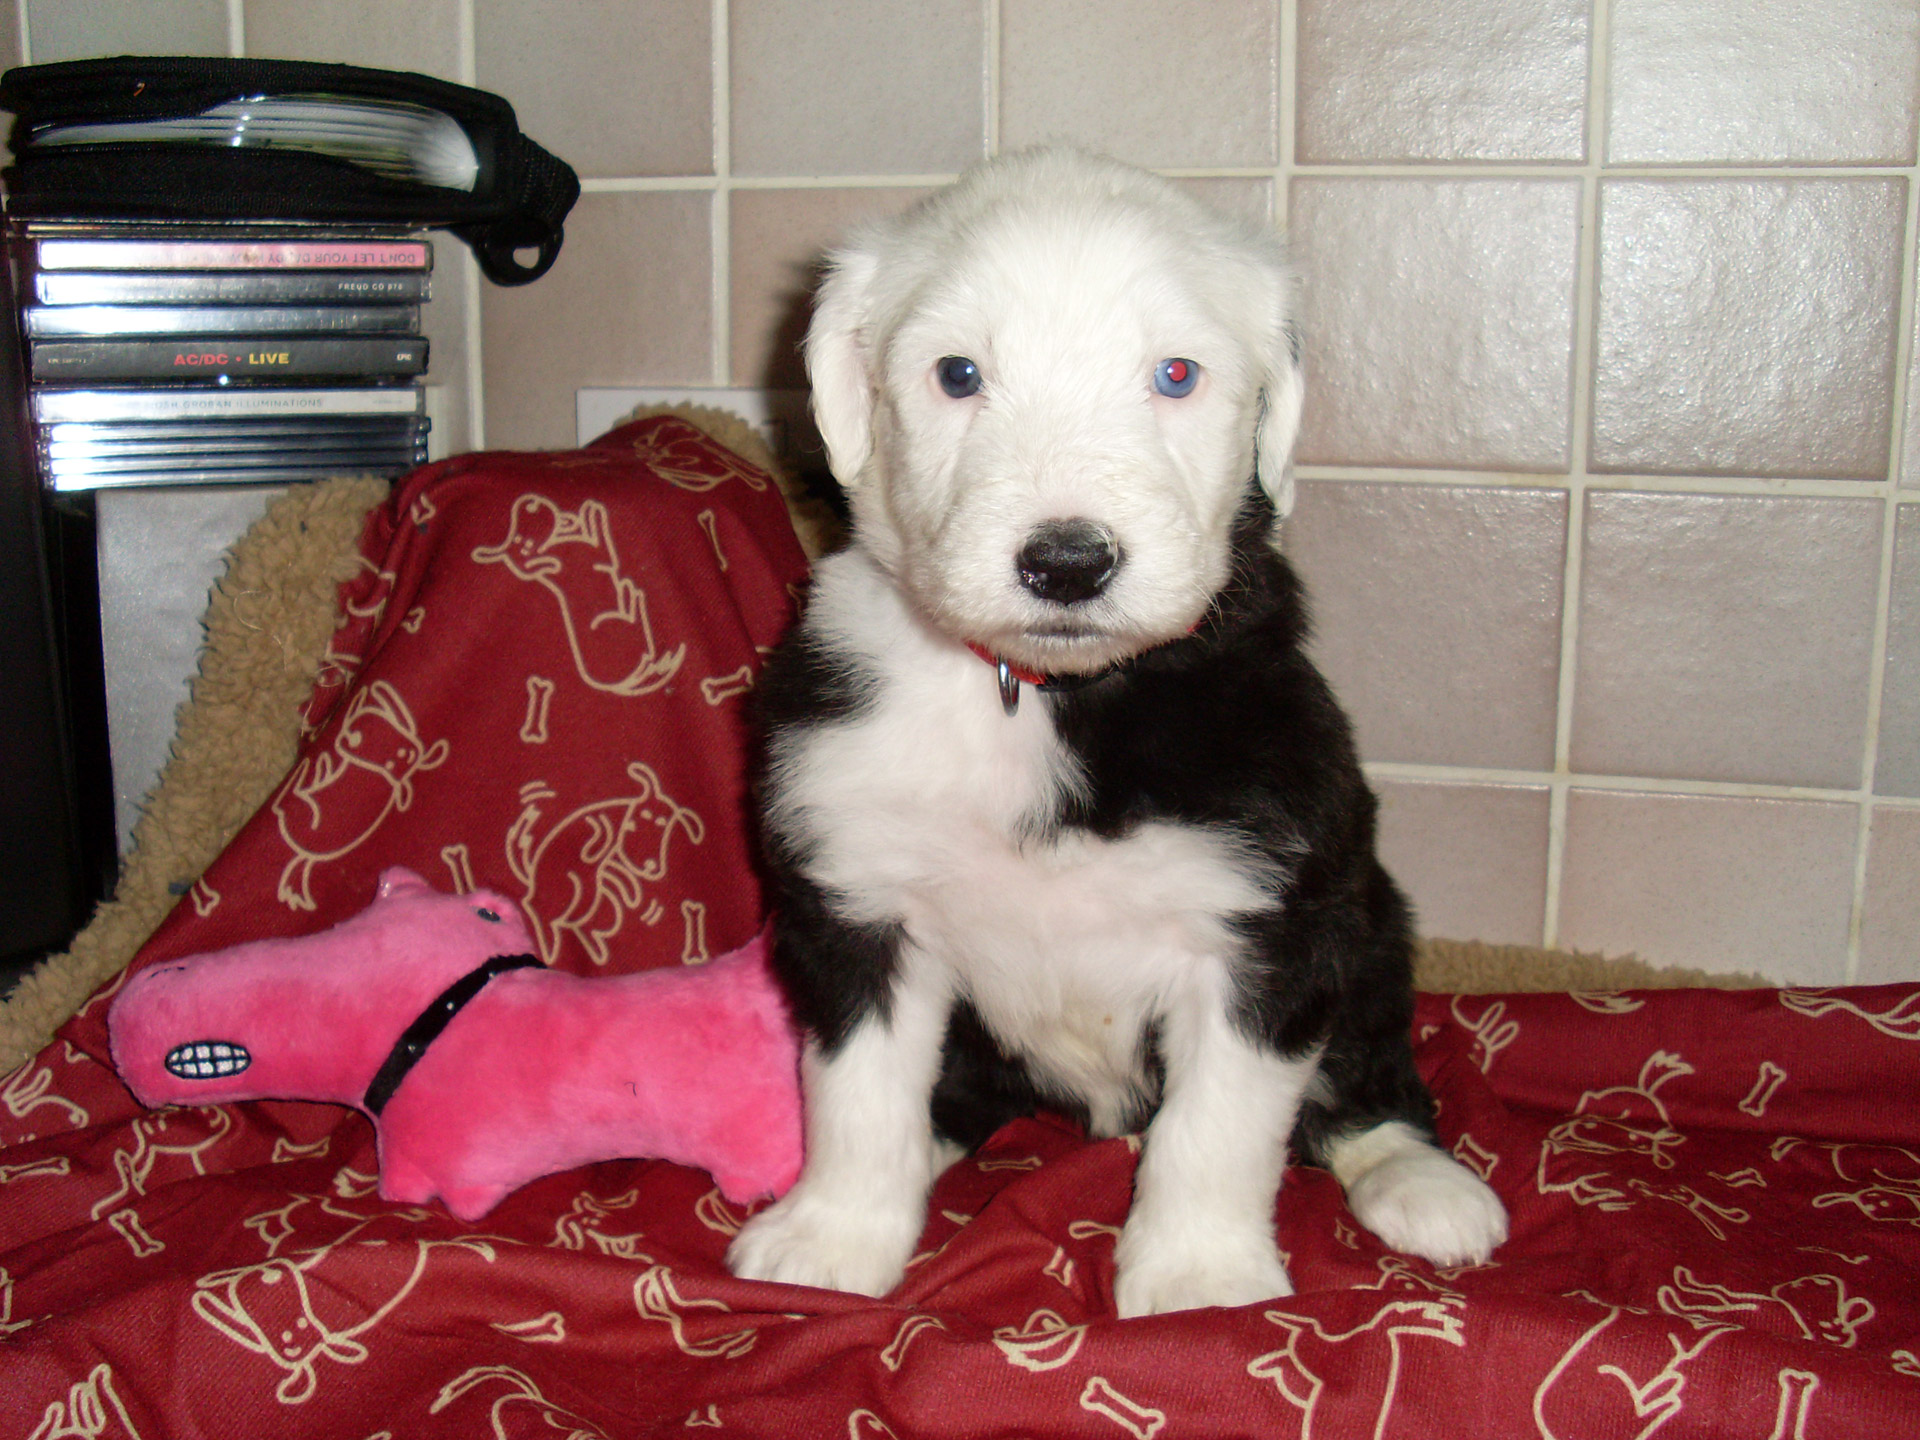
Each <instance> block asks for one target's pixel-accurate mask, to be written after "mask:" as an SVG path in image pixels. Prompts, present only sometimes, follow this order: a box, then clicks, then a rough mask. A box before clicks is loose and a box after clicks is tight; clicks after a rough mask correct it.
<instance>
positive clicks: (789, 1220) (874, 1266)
mask: <svg viewBox="0 0 1920 1440" xmlns="http://www.w3.org/2000/svg"><path fill="white" fill-rule="evenodd" d="M921 1228H922V1217H919V1216H907V1215H888V1214H886V1213H884V1212H883V1211H881V1210H880V1209H879V1208H878V1207H863V1206H853V1205H841V1204H834V1203H831V1202H828V1201H824V1200H820V1199H816V1198H814V1197H812V1196H810V1195H808V1194H806V1193H805V1192H804V1191H803V1190H802V1189H801V1188H800V1187H798V1186H796V1187H795V1188H794V1189H793V1190H792V1191H790V1192H788V1194H787V1196H786V1198H785V1199H783V1200H781V1201H780V1202H779V1203H778V1204H776V1205H773V1206H771V1207H770V1208H768V1209H766V1210H763V1211H762V1212H761V1213H760V1214H758V1215H756V1216H754V1217H753V1219H751V1220H749V1221H748V1222H747V1223H746V1225H745V1226H743V1227H742V1228H741V1231H740V1233H739V1234H738V1235H736V1236H735V1237H734V1240H733V1244H731V1245H729V1246H728V1247H727V1268H728V1269H729V1270H731V1271H733V1273H734V1274H735V1275H738V1276H739V1277H740V1278H741V1279H742V1280H772V1281H775V1282H777V1283H779V1284H782V1285H812V1286H814V1287H815V1288H817V1289H821V1290H847V1291H851V1292H853V1293H854V1294H856V1295H884V1294H886V1293H887V1292H888V1291H889V1290H891V1289H893V1287H894V1286H895V1285H898V1284H899V1283H900V1277H901V1276H902V1275H904V1274H905V1273H906V1269H907V1258H908V1257H909V1256H910V1255H911V1254H912V1253H913V1242H914V1241H915V1240H917V1239H919V1237H920V1230H921Z"/></svg>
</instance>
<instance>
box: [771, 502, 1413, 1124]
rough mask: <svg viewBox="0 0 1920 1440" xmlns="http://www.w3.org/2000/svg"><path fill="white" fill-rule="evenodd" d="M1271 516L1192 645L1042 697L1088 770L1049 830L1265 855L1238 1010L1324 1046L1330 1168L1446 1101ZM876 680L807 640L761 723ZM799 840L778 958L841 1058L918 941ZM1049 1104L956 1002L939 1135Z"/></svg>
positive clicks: (859, 700) (1315, 1103) (783, 876)
mask: <svg viewBox="0 0 1920 1440" xmlns="http://www.w3.org/2000/svg"><path fill="white" fill-rule="evenodd" d="M1273 520H1274V516H1273V510H1272V507H1271V505H1270V504H1269V503H1268V501H1267V499H1266V497H1265V495H1264V494H1263V493H1262V492H1261V491H1260V490H1259V488H1258V487H1257V486H1250V487H1249V491H1248V496H1247V499H1246V501H1245V503H1244V504H1243V506H1242V509H1241V512H1240V514H1239V516H1238V518H1237V521H1236V524H1235V528H1234V535H1233V567H1232V574H1231V578H1230V580H1229V581H1228V583H1227V585H1226V586H1225V588H1224V589H1222V591H1221V592H1220V594H1219V595H1218V596H1217V597H1216V598H1215V602H1214V605H1213V608H1212V610H1211V611H1210V613H1209V614H1208V616H1207V618H1206V620H1205V621H1204V622H1203V623H1202V624H1201V625H1200V627H1199V628H1198V629H1197V630H1196V631H1195V632H1194V633H1193V634H1192V635H1189V636H1187V637H1186V638H1184V639H1182V640H1179V641H1176V642H1174V643H1172V644H1169V645H1163V646H1161V647H1159V648H1157V649H1155V650H1151V651H1148V652H1146V653H1145V654H1143V655H1141V656H1139V657H1138V658H1137V659H1136V660H1135V661H1134V662H1133V663H1132V664H1130V665H1126V666H1123V667H1120V668H1118V669H1116V670H1115V671H1113V672H1111V673H1110V674H1108V675H1106V676H1104V677H1102V678H1101V679H1099V680H1098V681H1096V682H1094V683H1092V684H1089V685H1086V686H1083V687H1080V688H1077V689H1072V690H1059V691H1049V692H1045V694H1044V697H1043V698H1044V703H1045V704H1046V706H1047V707H1048V712H1049V714H1050V715H1051V717H1052V719H1053V723H1054V725H1055V728H1056V730H1057V732H1058V734H1059V735H1060V737H1061V739H1062V740H1063V741H1064V743H1065V744H1066V745H1067V746H1068V747H1069V748H1070V749H1071V750H1072V751H1073V752H1074V754H1075V756H1076V757H1077V758H1078V760H1079V762H1080V765H1081V767H1082V771H1083V773H1084V776H1085V779H1086V786H1085V789H1084V791H1083V792H1082V793H1080V794H1078V795H1076V796H1074V797H1073V798H1071V799H1070V800H1067V801H1065V802H1063V808H1062V809H1061V811H1060V813H1059V814H1058V815H1057V817H1055V821H1054V825H1053V827H1052V828H1054V829H1056V830H1067V829H1074V828H1079V829H1084V830H1087V831H1089V832H1091V833H1092V834H1094V835H1097V836H1100V837H1102V838H1106V839H1118V838H1120V837H1123V836H1126V835H1128V834H1130V833H1131V832H1133V831H1134V830H1136V829H1137V828H1138V827H1139V826H1141V825H1142V824H1145V823H1147V822H1151V821H1173V822H1184V823H1187V824H1192V825H1198V826H1204V827H1207V828H1209V829H1211V830H1214V831H1216V832H1221V833H1225V834H1228V835H1231V836H1232V837H1234V838H1235V839H1236V840H1237V841H1239V842H1240V843H1241V844H1243V845H1244V846H1245V847H1246V848H1247V849H1248V851H1249V852H1251V853H1254V854H1257V855H1259V856H1261V857H1263V858H1265V859H1266V860H1267V861H1268V862H1270V865H1271V868H1272V872H1273V873H1274V874H1275V875H1276V876H1277V877H1282V878H1280V879H1277V880H1276V882H1275V885H1274V889H1273V893H1272V896H1271V900H1272V903H1271V904H1270V905H1269V906H1267V907H1265V908H1263V909H1260V910H1258V911H1256V912H1254V913H1250V914H1246V915H1242V916H1240V917H1238V919H1237V921H1236V928H1237V929H1238V931H1239V933H1240V935H1241V936H1242V937H1243V939H1244V943H1245V954H1244V959H1245V962H1246V963H1245V964H1244V965H1242V966H1241V967H1240V970H1239V976H1240V992H1239V994H1238V996H1237V997H1236V1005H1235V1011H1234V1019H1235V1021H1236V1023H1237V1024H1238V1025H1239V1026H1240V1027H1241V1029H1242V1030H1243V1032H1244V1033H1245V1034H1246V1035H1247V1036H1248V1037H1249V1038H1251V1039H1254V1040H1255V1041H1257V1042H1258V1043H1261V1044H1263V1045H1265V1046H1268V1047H1270V1048H1271V1049H1273V1050H1274V1051H1276V1052H1278V1053H1279V1054H1282V1055H1286V1056H1299V1055H1302V1054H1305V1053H1307V1052H1308V1051H1310V1050H1312V1049H1313V1048H1314V1047H1316V1046H1318V1047H1323V1056H1322V1062H1321V1074H1322V1077H1323V1081H1324V1084H1323V1086H1322V1087H1320V1088H1321V1089H1323V1090H1324V1091H1325V1095H1326V1098H1324V1099H1310V1100H1308V1101H1307V1102H1306V1104H1305V1106H1304V1107H1303V1110H1302V1113H1301V1116H1300V1119H1299V1122H1298V1125H1297V1127H1296V1130H1295V1134H1294V1141H1295V1144H1296V1146H1297V1147H1298V1148H1299V1149H1300V1150H1301V1151H1302V1153H1303V1155H1304V1156H1305V1157H1306V1158H1308V1159H1310V1160H1316V1161H1319V1160H1324V1158H1325V1155H1326V1147H1327V1144H1328V1142H1330V1141H1331V1140H1333V1139H1335V1138H1337V1137H1338V1136H1340V1135H1341V1134H1344V1133H1352V1132H1355V1131H1358V1130H1361V1129H1365V1128H1367V1127H1369V1126H1371V1125H1374V1124H1377V1123H1379V1122H1381V1121H1383V1120H1401V1121H1404V1122H1406V1123H1408V1124H1410V1125H1413V1126H1414V1127H1415V1128H1416V1129H1418V1130H1420V1131H1422V1132H1423V1133H1426V1134H1428V1135H1431V1134H1432V1101H1431V1099H1430V1098H1429V1096H1428V1094H1427V1091H1426V1088H1425V1086H1424V1085H1423V1083H1422V1082H1421V1080H1420V1077H1419V1075H1418V1073H1417V1072H1416V1071H1415V1069H1414V1065H1413V1055H1412V1049H1411V1041H1410V1035H1409V1030H1410V1026H1411V1021H1412V1012H1413V993H1412V934H1413V931H1412V920H1411V916H1410V913H1409V910H1408V907H1407V904H1406V901H1405V900H1404V898H1403V897H1402V896H1401V894H1400V892H1399V890H1398V889H1397V888H1396V887H1395V885H1394V883H1393V881H1392V880H1391V879H1390V878H1389V877H1388V876H1387V873H1386V871H1385V870H1383V869H1382V868H1381V867H1380V865H1379V863H1378V861H1377V860H1376V859H1375V857H1374V816H1375V810H1376V802H1375V800H1374V797H1373V794H1372V792H1371V790H1369V789H1368V787H1367V784H1366V781H1365V778H1364V776H1363V775H1362V773H1361V770H1360V762H1359V757H1358V755H1357V753H1356V752H1355V749H1354V744H1353V734H1352V728H1351V726H1350V725H1349V724H1348V721H1347V719H1346V716H1345V715H1344V714H1343V713H1342V711H1341V709H1340V707H1339V705H1338V703H1337V702H1336V701H1335V699H1334V697H1333V693H1332V691H1331V690H1330V689H1329V688H1328V686H1327V684H1326V681H1325V680H1324V679H1323V678H1322V677H1321V676H1320V674H1319V672H1318V671H1317V670H1316V669H1315V668H1314V667H1313V665H1312V663H1311V662H1310V661H1309V660H1308V659H1307V656H1306V652H1305V648H1304V647H1305V643H1306V639H1307V634H1308V614H1307V604H1306V597H1305V594H1304V591H1303V588H1302V586H1301V584H1300V581H1299V579H1298V577H1297V576H1296V575H1295V574H1294V572H1293V569H1292V567H1291V566H1290V565H1288V563H1287V562H1286V560H1285V559H1283V558H1282V557H1281V556H1280V555H1279V554H1277V553H1276V552H1275V551H1274V550H1273V548H1272V546H1271V544H1270V543H1269V537H1270V535H1271V532H1272V527H1273ZM874 683H875V680H874V677H872V676H870V675H865V674H863V673H862V672H860V671H859V670H858V669H857V668H856V667H853V666H850V665H849V664H847V662H845V661H844V660H838V659H836V657H832V656H829V655H826V654H824V653H822V650H821V647H820V646H819V643H818V641H817V640H816V639H814V638H813V637H812V636H811V635H810V634H809V633H808V632H807V631H806V630H804V628H803V629H801V630H797V631H796V632H795V638H794V639H793V640H790V641H789V642H788V644H787V646H785V647H784V648H783V649H782V651H781V652H780V654H779V655H778V656H777V657H776V659H775V661H774V663H773V664H771V665H770V666H769V667H768V671H767V679H766V680H765V681H764V682H763V684H762V688H761V705H762V713H763V715H764V716H765V718H766V720H767V722H768V724H769V725H771V726H772V727H774V729H775V730H776V731H778V730H779V729H781V728H783V727H789V726H808V725H817V724H820V723H824V722H827V721H831V720H836V719H847V718H852V717H854V716H856V715H857V714H858V713H859V712H860V710H861V708H862V706H863V705H864V704H865V703H866V698H867V697H868V696H869V695H870V694H871V693H872V686H873V684H874ZM803 844H804V841H803V840H791V839H790V840H788V841H784V842H776V843H774V844H772V845H770V846H769V848H768V863H769V867H770V869H771V871H772V875H773V879H774V882H775V885H774V894H775V897H776V901H775V903H776V905H777V906H778V908H779V912H780V918H779V925H778V930H777V935H778V942H777V944H776V948H775V954H776V966H777V968H778V971H779V974H780V976H781V979H782V980H783V982H784V983H785V984H786V986H787V988H788V991H789V993H790V995H791V997H792V1000H793V1003H794V1007H795V1012H796V1014H797V1016H798V1018H799V1019H800V1021H801V1023H802V1024H804V1025H805V1026H807V1027H808V1029H809V1030H810V1031H811V1032H812V1033H813V1034H814V1036H815V1037H816V1038H817V1039H818V1041H819V1042H820V1043H821V1044H822V1045H823V1046H825V1047H827V1048H828V1049H832V1048H833V1047H835V1046H837V1045H839V1044H840V1043H842V1042H843V1041H844V1040H845V1038H846V1036H847V1034H848V1033H849V1031H850V1030H851V1029H852V1027H853V1026H854V1025H855V1024H857V1023H858V1022H859V1020H860V1019H862V1018H863V1017H865V1016H867V1015H871V1014H874V1013H881V1014H884V1013H885V1011H886V1006H887V997H888V993H889V990H888V987H889V985H890V983H891V979H892V976H893V969H894V965H895V963H896V958H897V955H898V947H899V945H900V942H901V939H902V934H901V931H900V928H899V927H898V926H873V925H860V924H851V923H849V922H847V921H846V920H844V919H842V918H840V917H839V916H838V915H837V914H836V905H835V897H834V896H833V895H831V894H830V893H827V892H825V891H823V890H821V889H820V888H819V887H817V886H815V885H814V884H813V883H812V882H811V881H809V880H808V879H807V877H806V875H805V873H804V871H805V862H806V856H805V855H804V854H802V853H799V846H801V845H803ZM1153 1040H1154V1037H1152V1036H1151V1035H1149V1036H1146V1037H1143V1044H1144V1045H1146V1046H1147V1047H1149V1049H1150V1048H1151V1046H1152V1044H1153ZM1157 1058H1158V1057H1150V1068H1151V1069H1154V1070H1158V1069H1159V1068H1160V1067H1159V1065H1158V1064H1157V1063H1151V1062H1153V1061H1157ZM1149 1078H1150V1079H1151V1078H1152V1077H1149ZM1042 1103H1051V1099H1050V1097H1047V1096H1045V1095H1044V1094H1043V1093H1042V1091H1041V1089H1040V1088H1039V1087H1038V1086H1037V1085H1036V1084H1035V1082H1034V1080H1033V1078H1032V1077H1031V1076H1030V1075H1029V1074H1028V1073H1027V1072H1026V1068H1025V1066H1024V1065H1022V1064H1021V1062H1020V1061H1019V1060H1018V1059H1017V1057H1015V1056H1013V1055H1011V1054H1009V1053H1008V1052H1007V1051H1006V1050H1005V1049H1004V1048H1003V1047H1002V1046H1001V1045H1000V1043H999V1042H998V1041H997V1040H996V1039H995V1037H994V1036H993V1035H992V1034H991V1033H990V1032H989V1031H988V1030H987V1028H986V1026H985V1025H984V1024H983V1023H982V1021H981V1019H980V1017H979V1015H978V1013H977V1012H975V1011H974V1009H973V1007H972V1006H970V1005H968V1004H966V1003H964V1002H962V1003H960V1004H959V1005H958V1006H956V1009H955V1012H954V1014H953V1016H952V1018H951V1020H950V1023H949V1027H948V1032H947V1037H946V1045H945V1049H944V1052H943V1067H942V1078H941V1081H940V1084H939V1086H938V1088H937V1089H936V1092H935V1096H934V1100H933V1118H934V1120H935V1122H936V1125H937V1126H938V1128H939V1129H940V1131H941V1132H942V1133H943V1134H945V1135H947V1136H949V1137H950V1138H952V1139H955V1140H958V1141H960V1142H961V1143H963V1144H967V1145H970V1146H971V1145H977V1144H979V1143H980V1142H981V1141H983V1140H984V1139H985V1138H986V1137H987V1136H988V1135H990V1134H992V1132H993V1130H994V1129H996V1128H997V1127H998V1126H999V1125H1000V1124H1001V1123H1003V1122H1004V1121H1006V1120H1008V1119H1011V1118H1013V1117H1014V1116H1016V1115H1020V1114H1024V1113H1028V1112H1030V1111H1031V1110H1032V1109H1033V1108H1035V1106H1037V1105H1039V1104H1042ZM1056 1108H1062V1107H1056ZM1064 1108H1066V1109H1068V1110H1071V1109H1072V1106H1071V1105H1068V1106H1066V1107H1064ZM1141 1118H1142V1119H1143V1120H1144V1119H1145V1118H1146V1117H1145V1116H1142V1117H1141Z"/></svg>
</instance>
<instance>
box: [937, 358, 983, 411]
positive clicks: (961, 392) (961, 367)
mask: <svg viewBox="0 0 1920 1440" xmlns="http://www.w3.org/2000/svg"><path fill="white" fill-rule="evenodd" d="M933 371H934V374H936V375H938V376H939V377H940V388H941V389H942V390H944V391H946V392H947V394H949V395H951V396H952V397H953V398H954V399H956V400H964V399H966V398H967V396H969V395H974V394H978V393H979V390H980V367H979V366H978V365H976V364H974V363H973V361H971V360H969V359H967V357H966V356H964V355H948V356H945V357H943V358H942V359H941V360H940V362H939V363H938V364H936V365H935V366H934V367H933Z"/></svg>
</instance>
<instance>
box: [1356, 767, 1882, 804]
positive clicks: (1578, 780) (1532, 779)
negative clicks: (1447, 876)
mask: <svg viewBox="0 0 1920 1440" xmlns="http://www.w3.org/2000/svg"><path fill="white" fill-rule="evenodd" d="M1364 764H1365V768H1366V771H1367V773H1368V774H1369V775H1373V776H1377V777H1378V778H1380V779H1382V780H1400V781H1405V782H1408V783H1411V784H1428V785H1477V786H1495V787H1505V788H1508V789H1514V788H1519V789H1526V790H1543V789H1551V788H1552V787H1553V786H1554V785H1555V784H1556V783H1561V782H1564V783H1566V784H1568V785H1570V786H1576V787H1578V788H1580V789H1582V790H1611V791H1619V792H1623V793H1629V792H1630V793H1632V794H1636V795H1657V796H1677V795H1697V796H1704V797H1707V798H1711V799H1720V800H1777V801H1786V802H1790V803H1796V804H1809V805H1859V804H1861V803H1863V802H1864V801H1865V800H1867V799H1868V798H1869V797H1868V796H1867V795H1865V794H1864V793H1863V792H1862V791H1860V790H1857V789H1845V790H1830V789H1822V788H1820V787H1818V786H1812V785H1777V784H1769V783H1767V782H1765V781H1761V780H1691V779H1686V778H1683V777H1677V776H1661V775H1617V774H1605V773H1599V772H1589V771H1581V770H1569V771H1566V772H1564V773H1563V772H1560V771H1556V770H1501V769H1497V768H1494V767H1491V766H1479V765H1440V764H1430V763H1420V762H1415V761H1406V760H1368V761H1366V762H1364ZM1871 798H1872V800H1873V803H1874V805H1875V806H1876V807H1878V808H1880V809H1883V810H1920V795H1916V796H1905V795H1877V796H1873V797H1871Z"/></svg>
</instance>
